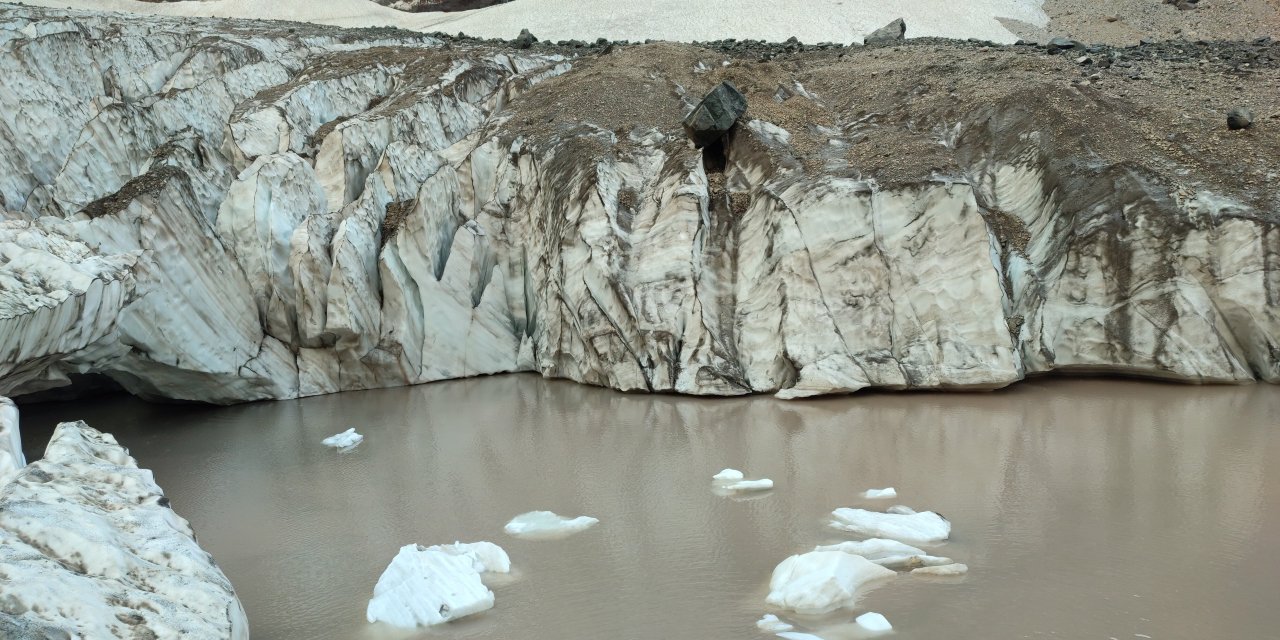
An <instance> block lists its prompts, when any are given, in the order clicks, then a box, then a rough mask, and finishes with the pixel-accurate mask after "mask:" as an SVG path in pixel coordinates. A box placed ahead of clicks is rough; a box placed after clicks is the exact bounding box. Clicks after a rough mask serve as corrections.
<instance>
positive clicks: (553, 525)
mask: <svg viewBox="0 0 1280 640" xmlns="http://www.w3.org/2000/svg"><path fill="white" fill-rule="evenodd" d="M598 522H600V521H599V520H597V519H595V518H592V517H590V516H578V517H576V518H566V517H564V516H562V515H558V514H555V513H552V512H550V511H530V512H529V513H522V514H520V515H518V516H516V517H514V518H512V519H511V522H508V523H507V526H506V527H503V530H505V531H506V532H507V533H508V534H511V535H513V536H515V537H517V538H526V539H529V540H550V539H553V538H564V537H567V536H571V535H573V534H575V533H578V532H579V531H584V530H586V529H590V528H591V527H593V526H595V525H596V523H598Z"/></svg>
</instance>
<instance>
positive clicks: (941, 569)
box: [911, 562, 969, 576]
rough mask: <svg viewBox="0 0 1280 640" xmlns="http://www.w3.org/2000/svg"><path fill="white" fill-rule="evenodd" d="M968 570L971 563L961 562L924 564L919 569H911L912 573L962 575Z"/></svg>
mask: <svg viewBox="0 0 1280 640" xmlns="http://www.w3.org/2000/svg"><path fill="white" fill-rule="evenodd" d="M968 572H969V565H965V564H960V563H959V562H955V563H952V564H943V565H937V566H924V567H920V568H919V569H912V570H911V573H913V574H919V575H922V576H962V575H964V574H966V573H968Z"/></svg>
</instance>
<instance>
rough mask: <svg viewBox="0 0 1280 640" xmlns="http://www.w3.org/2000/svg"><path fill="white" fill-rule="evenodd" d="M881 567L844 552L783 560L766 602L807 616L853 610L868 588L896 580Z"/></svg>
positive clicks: (816, 553)
mask: <svg viewBox="0 0 1280 640" xmlns="http://www.w3.org/2000/svg"><path fill="white" fill-rule="evenodd" d="M894 575H896V574H894V572H893V571H890V570H889V569H886V568H884V567H882V566H880V565H878V564H874V563H872V562H871V561H869V560H867V559H866V558H863V557H862V556H855V555H853V554H850V553H844V552H841V551H810V552H809V553H805V554H801V555H795V556H791V557H790V558H787V559H786V560H783V561H782V563H781V564H779V565H778V566H777V568H776V569H774V570H773V578H772V579H771V580H770V581H769V597H768V598H766V600H765V602H767V603H769V604H770V605H773V606H775V607H781V608H784V609H790V610H792V611H795V612H796V613H799V614H804V615H810V614H812V615H821V614H824V613H828V612H831V611H835V610H836V609H840V608H843V607H852V606H853V605H854V603H855V602H856V600H857V597H858V590H859V589H860V588H861V587H862V586H863V585H865V584H867V583H869V582H873V581H876V580H881V579H884V578H890V577H893V576H894Z"/></svg>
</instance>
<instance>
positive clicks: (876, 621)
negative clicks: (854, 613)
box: [854, 611, 893, 634]
mask: <svg viewBox="0 0 1280 640" xmlns="http://www.w3.org/2000/svg"><path fill="white" fill-rule="evenodd" d="M854 622H855V623H856V624H857V625H858V626H859V627H862V628H863V630H865V631H869V632H871V633H875V634H881V633H888V632H890V631H893V625H891V624H889V620H888V619H886V618H885V617H884V616H882V615H880V614H878V613H876V612H874V611H871V612H868V613H864V614H862V615H860V616H858V617H857V619H855V620H854Z"/></svg>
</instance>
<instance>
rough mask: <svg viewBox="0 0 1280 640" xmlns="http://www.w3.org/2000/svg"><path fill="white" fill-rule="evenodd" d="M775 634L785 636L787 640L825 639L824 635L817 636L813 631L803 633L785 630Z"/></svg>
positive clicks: (780, 636)
mask: <svg viewBox="0 0 1280 640" xmlns="http://www.w3.org/2000/svg"><path fill="white" fill-rule="evenodd" d="M774 635H776V636H778V637H779V638H784V639H785V640H824V639H823V637H822V636H815V635H813V634H812V633H801V632H799V631H783V632H782V633H777V634H774Z"/></svg>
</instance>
